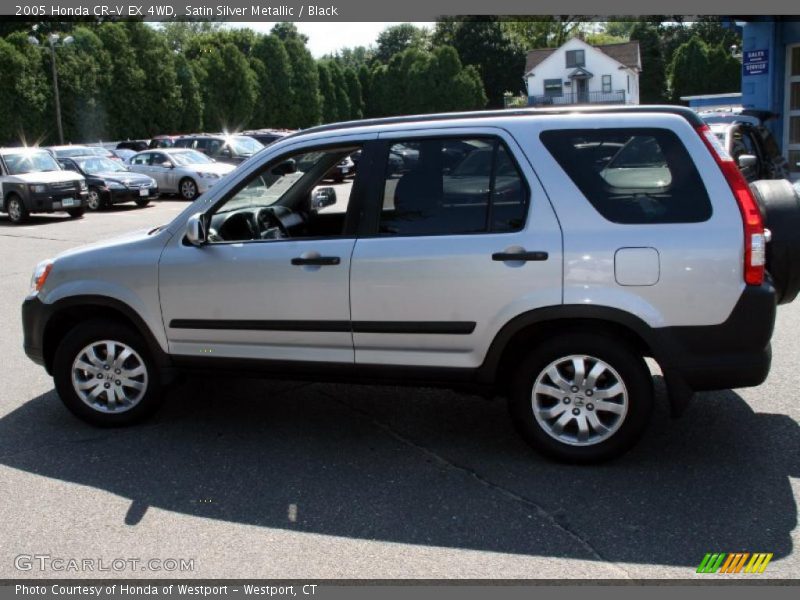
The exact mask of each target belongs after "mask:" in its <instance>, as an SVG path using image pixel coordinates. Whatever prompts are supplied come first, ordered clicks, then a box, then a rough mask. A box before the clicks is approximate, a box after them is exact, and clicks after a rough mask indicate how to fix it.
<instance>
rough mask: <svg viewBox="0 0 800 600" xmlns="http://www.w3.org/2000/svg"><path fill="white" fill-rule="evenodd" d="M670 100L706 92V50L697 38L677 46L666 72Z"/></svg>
mask: <svg viewBox="0 0 800 600" xmlns="http://www.w3.org/2000/svg"><path fill="white" fill-rule="evenodd" d="M668 76H669V87H670V93H671V94H672V100H673V101H674V102H678V101H679V100H680V97H681V96H692V95H696V94H705V93H707V90H708V79H707V78H708V76H709V64H708V48H707V47H706V45H705V43H704V42H703V40H701V39H700V38H699V37H692V38H690V39H689V41H688V42H685V43H683V44H681V45H680V46H678V49H677V50H676V51H675V56H674V57H673V58H672V62H671V63H670V65H669V70H668Z"/></svg>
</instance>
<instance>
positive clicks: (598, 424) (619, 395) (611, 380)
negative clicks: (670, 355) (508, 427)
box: [509, 333, 653, 463]
mask: <svg viewBox="0 0 800 600" xmlns="http://www.w3.org/2000/svg"><path fill="white" fill-rule="evenodd" d="M652 407H653V382H652V378H651V376H650V372H649V370H648V369H647V365H646V364H645V363H644V360H643V359H642V357H640V356H637V355H636V353H634V352H633V351H632V350H631V349H629V348H628V347H627V346H625V345H622V344H620V343H619V342H618V341H616V340H614V339H613V338H610V337H605V336H601V335H596V334H579V333H568V334H562V335H561V336H559V337H558V338H557V339H555V340H553V341H550V342H548V343H546V344H542V345H540V346H538V347H536V348H534V349H533V350H531V352H530V353H529V354H528V355H527V356H526V357H525V358H524V359H523V360H522V362H521V363H520V365H519V367H518V368H517V371H516V375H515V377H514V380H513V383H512V390H511V397H510V398H509V408H510V411H511V416H512V419H513V421H514V425H515V426H516V428H517V430H518V431H519V433H520V434H521V435H522V437H523V438H524V439H525V440H526V441H527V442H528V443H529V444H530V445H531V446H533V447H534V448H535V449H536V450H538V451H539V452H541V453H543V454H545V455H547V456H549V457H551V458H555V459H557V460H562V461H565V462H573V463H596V462H601V461H604V460H609V459H611V458H614V457H616V456H619V455H620V454H622V453H624V452H625V451H627V450H628V449H630V448H631V447H632V446H633V445H634V444H635V443H636V441H637V440H638V439H639V438H640V437H641V435H642V433H643V432H644V430H645V428H646V426H647V423H648V421H649V418H650V414H651V412H652Z"/></svg>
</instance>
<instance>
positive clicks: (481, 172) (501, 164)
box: [379, 137, 528, 236]
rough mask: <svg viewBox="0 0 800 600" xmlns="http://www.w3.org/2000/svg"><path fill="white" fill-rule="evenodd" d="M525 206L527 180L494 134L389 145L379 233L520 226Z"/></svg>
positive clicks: (453, 231) (452, 231) (503, 229)
mask: <svg viewBox="0 0 800 600" xmlns="http://www.w3.org/2000/svg"><path fill="white" fill-rule="evenodd" d="M527 210H528V188H527V185H526V184H525V182H524V179H523V175H522V174H521V173H520V172H519V169H518V168H517V165H516V163H515V162H514V160H513V159H512V157H511V155H510V154H509V152H508V149H507V148H506V147H505V145H504V144H503V143H502V142H500V141H499V140H496V139H494V138H482V137H481V138H430V139H424V140H403V141H397V142H395V143H393V144H392V146H391V147H390V148H389V154H388V157H387V165H386V170H385V175H384V194H383V203H382V210H381V214H380V222H379V233H380V234H381V235H403V236H404V235H456V234H468V233H489V232H492V233H505V232H512V231H519V230H520V229H522V228H523V227H524V225H525V217H526V214H527Z"/></svg>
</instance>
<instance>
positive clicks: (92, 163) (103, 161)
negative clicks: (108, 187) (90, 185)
mask: <svg viewBox="0 0 800 600" xmlns="http://www.w3.org/2000/svg"><path fill="white" fill-rule="evenodd" d="M75 162H77V163H78V164H79V165H80V167H81V169H83V171H84V172H86V173H89V175H95V174H97V173H116V172H118V171H127V169H126V168H125V167H124V166H122V165H121V164H119V163H118V162H116V161H113V160H108V159H107V158H102V157H97V158H81V159H78V160H76V161H75Z"/></svg>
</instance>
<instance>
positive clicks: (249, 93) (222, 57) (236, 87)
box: [195, 42, 256, 130]
mask: <svg viewBox="0 0 800 600" xmlns="http://www.w3.org/2000/svg"><path fill="white" fill-rule="evenodd" d="M195 74H196V76H197V79H198V82H199V84H200V89H201V90H202V93H203V124H204V126H205V127H206V128H207V129H211V130H220V129H221V130H226V129H227V130H236V129H239V128H241V127H242V126H243V125H245V124H246V123H249V122H250V119H251V117H252V116H253V110H254V108H255V103H256V77H255V74H254V73H253V70H252V69H251V68H250V65H249V64H248V61H247V58H245V56H244V54H242V53H241V51H240V50H239V48H237V47H236V46H235V45H234V44H233V43H231V42H226V43H224V44H223V45H222V46H221V47H220V48H219V49H218V50H215V51H211V52H205V53H203V55H202V56H201V57H200V58H199V59H198V60H197V61H196V63H195Z"/></svg>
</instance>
